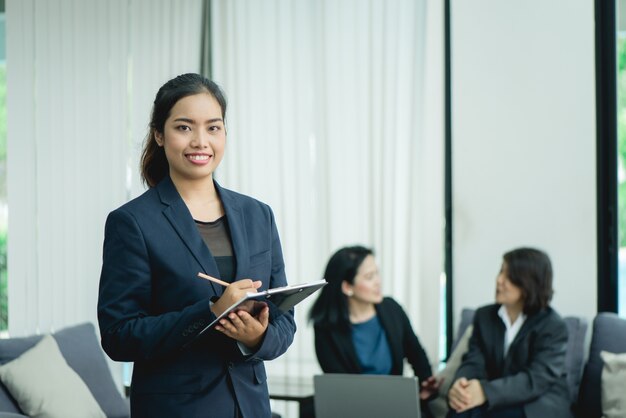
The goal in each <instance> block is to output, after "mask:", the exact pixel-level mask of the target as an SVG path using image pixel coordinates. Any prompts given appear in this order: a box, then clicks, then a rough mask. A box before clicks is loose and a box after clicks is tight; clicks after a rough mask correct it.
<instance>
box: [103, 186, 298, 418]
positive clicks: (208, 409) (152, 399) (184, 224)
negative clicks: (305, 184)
mask: <svg viewBox="0 0 626 418" xmlns="http://www.w3.org/2000/svg"><path fill="white" fill-rule="evenodd" d="M215 186H216V188H217V192H218V193H219V196H220V198H221V200H222V203H223V205H224V209H225V211H226V216H227V219H228V225H229V227H230V233H231V239H232V244H233V251H234V253H235V257H236V261H237V273H236V280H238V279H241V278H252V279H255V280H261V281H262V282H263V284H262V286H261V289H260V290H263V289H267V288H272V287H278V286H284V285H286V284H287V280H286V277H285V268H284V264H283V256H282V250H281V246H280V241H279V238H278V232H277V229H276V225H275V223H274V216H273V214H272V211H271V209H270V208H269V207H268V206H267V205H265V204H263V203H261V202H258V201H256V200H254V199H252V198H250V197H247V196H243V195H241V194H238V193H235V192H232V191H229V190H226V189H223V188H221V187H220V186H219V185H218V184H215ZM198 272H204V273H206V274H209V275H211V276H215V277H219V271H218V269H217V265H216V263H215V259H214V258H213V256H212V255H211V252H210V251H209V249H208V247H207V246H206V245H205V243H204V241H203V240H202V237H201V235H200V233H199V231H198V228H197V226H196V225H195V222H194V220H193V219H192V216H191V213H190V212H189V210H188V209H187V206H186V205H185V203H184V202H183V200H182V199H181V197H180V195H179V194H178V191H177V190H176V188H175V187H174V184H173V183H172V181H171V179H170V178H169V177H167V178H165V179H164V180H163V181H161V182H160V183H159V184H158V185H157V186H156V187H154V188H152V189H150V190H148V191H146V192H145V193H144V194H143V195H141V196H139V197H138V198H136V199H134V200H132V201H130V202H128V203H126V204H125V205H123V206H122V207H120V208H118V209H117V210H115V211H113V212H111V213H110V214H109V217H108V218H107V222H106V228H105V239H104V256H103V265H102V273H101V277H100V294H99V300H98V320H99V324H100V332H101V336H102V347H103V348H104V350H105V351H106V352H107V354H108V355H109V356H110V357H111V358H112V359H113V360H117V361H132V362H134V363H135V364H134V370H133V378H132V384H131V395H130V398H131V412H132V416H133V418H141V417H147V418H148V417H149V418H153V417H185V418H189V417H209V416H210V417H232V416H234V408H235V396H236V400H237V403H238V404H239V407H240V409H241V412H242V413H243V416H244V417H270V415H271V412H270V404H269V396H268V389H267V384H266V375H265V367H264V366H263V360H270V359H273V358H276V357H278V356H279V355H281V354H283V353H284V352H285V351H286V350H287V347H289V345H290V344H291V342H292V341H293V336H294V333H295V331H296V325H295V322H294V318H293V312H289V313H286V314H284V315H282V316H280V317H278V318H270V324H269V326H268V328H267V332H266V334H265V337H264V339H263V342H262V343H261V346H260V347H259V348H258V350H257V351H256V352H255V353H253V354H252V355H250V356H244V355H243V354H242V352H241V350H240V349H239V347H238V346H237V344H236V342H235V341H234V340H232V339H230V338H228V337H226V336H224V335H223V334H221V333H219V332H217V331H208V332H206V333H205V334H203V335H202V336H200V337H198V338H197V339H195V337H196V336H197V334H198V333H199V332H200V330H201V329H202V328H203V327H204V326H205V325H207V324H209V323H210V322H211V321H213V320H214V319H215V315H214V314H213V313H212V312H211V310H210V302H209V301H210V299H211V297H213V296H220V295H221V294H222V288H221V286H219V285H216V284H214V283H212V282H209V281H207V280H203V279H200V278H198V277H197V273H198Z"/></svg>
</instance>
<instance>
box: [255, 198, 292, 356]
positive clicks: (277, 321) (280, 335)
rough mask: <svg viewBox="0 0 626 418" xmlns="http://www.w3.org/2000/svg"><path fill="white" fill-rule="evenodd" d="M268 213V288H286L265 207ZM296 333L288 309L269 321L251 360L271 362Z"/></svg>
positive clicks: (276, 241)
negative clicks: (270, 263)
mask: <svg viewBox="0 0 626 418" xmlns="http://www.w3.org/2000/svg"><path fill="white" fill-rule="evenodd" d="M267 208H268V210H269V213H270V222H271V226H270V227H271V234H272V239H271V249H270V251H271V257H272V270H271V271H272V272H271V276H270V286H269V287H270V288H274V287H282V286H287V277H286V275H285V262H284V260H283V251H282V247H281V245H280V238H279V236H278V229H277V228H276V222H275V220H274V214H273V213H272V210H271V209H269V206H268V207H267ZM295 333H296V322H295V320H294V309H290V310H289V311H288V312H285V313H284V314H283V315H280V316H278V317H277V318H274V319H272V320H271V321H270V323H269V325H268V327H267V330H266V332H265V336H264V337H263V341H262V342H261V345H260V346H259V348H258V350H257V351H256V352H255V353H254V354H252V358H253V359H261V360H272V359H275V358H276V357H278V356H280V355H281V354H283V353H284V352H285V351H287V348H289V346H290V345H291V343H292V342H293V337H294V334H295Z"/></svg>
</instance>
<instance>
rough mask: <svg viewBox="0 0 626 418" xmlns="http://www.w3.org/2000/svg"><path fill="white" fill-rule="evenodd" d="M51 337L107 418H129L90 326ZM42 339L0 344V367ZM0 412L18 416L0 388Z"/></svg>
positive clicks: (78, 327)
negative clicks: (12, 413)
mask: <svg viewBox="0 0 626 418" xmlns="http://www.w3.org/2000/svg"><path fill="white" fill-rule="evenodd" d="M53 336H54V338H55V340H56V342H57V344H58V345H59V348H60V350H61V353H62V354H63V357H64V358H65V360H66V361H67V363H68V364H69V366H70V367H71V368H72V369H74V371H75V372H76V373H78V375H79V376H80V377H81V378H82V379H83V381H84V382H85V384H86V385H87V387H88V388H89V390H90V391H91V393H92V394H93V396H94V398H96V400H97V401H98V404H99V405H100V407H101V408H102V410H103V411H104V413H105V414H106V415H107V417H108V418H128V417H129V416H130V408H129V405H128V403H127V402H126V401H125V400H124V398H122V396H121V394H120V392H119V391H118V390H117V388H116V386H115V383H114V382H113V377H112V376H111V372H110V370H109V366H108V364H107V362H106V359H105V357H104V352H103V351H102V348H101V347H100V344H99V342H98V339H97V338H96V333H95V328H94V326H93V324H91V323H84V324H79V325H75V326H71V327H68V328H64V329H61V330H59V331H58V332H56V333H54V334H53ZM41 338H42V336H41V335H38V336H31V337H23V338H9V339H2V340H0V364H4V363H6V362H8V361H11V360H13V359H15V358H17V357H19V356H20V355H21V354H22V353H23V352H25V351H26V350H28V349H29V348H32V347H33V346H34V345H35V344H36V343H37V342H38V341H39V340H40V339H41ZM0 386H2V385H0ZM3 395H4V399H3ZM0 410H2V411H6V412H14V413H21V411H20V410H19V408H18V407H17V404H16V403H15V402H14V400H13V399H12V398H11V396H10V394H8V393H7V392H6V389H5V388H4V387H0Z"/></svg>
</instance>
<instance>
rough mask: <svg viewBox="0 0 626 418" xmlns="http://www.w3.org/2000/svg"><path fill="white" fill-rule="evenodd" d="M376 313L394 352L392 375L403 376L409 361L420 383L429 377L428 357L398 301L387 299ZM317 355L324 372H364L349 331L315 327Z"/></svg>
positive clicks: (430, 373)
mask: <svg viewBox="0 0 626 418" xmlns="http://www.w3.org/2000/svg"><path fill="white" fill-rule="evenodd" d="M376 313H377V315H378V318H379V319H380V323H381V325H382V327H383V329H384V330H385V334H386V335H387V341H388V342H389V347H390V349H391V363H392V366H391V374H395V375H401V374H402V369H403V365H404V359H405V358H406V359H407V360H408V361H409V363H410V364H411V366H412V367H413V371H414V372H415V375H416V376H417V377H418V378H419V380H420V382H421V381H423V380H425V379H427V378H428V377H430V376H431V375H432V369H431V368H430V363H429V362H428V357H427V356H426V352H425V351H424V349H423V348H422V346H421V344H420V342H419V340H418V339H417V336H416V335H415V333H414V332H413V329H412V328H411V323H410V322H409V318H408V317H407V316H406V313H405V312H404V310H403V309H402V307H401V306H400V305H398V303H397V302H396V301H395V300H393V299H391V298H385V299H383V301H382V302H381V303H380V304H378V305H376ZM315 352H316V353H317V360H318V361H319V363H320V366H321V367H322V370H323V371H324V373H354V374H360V373H362V371H361V366H360V365H359V360H358V357H357V355H356V350H355V348H354V344H353V343H352V335H351V333H350V332H343V331H341V330H338V329H337V328H336V327H328V326H324V325H315Z"/></svg>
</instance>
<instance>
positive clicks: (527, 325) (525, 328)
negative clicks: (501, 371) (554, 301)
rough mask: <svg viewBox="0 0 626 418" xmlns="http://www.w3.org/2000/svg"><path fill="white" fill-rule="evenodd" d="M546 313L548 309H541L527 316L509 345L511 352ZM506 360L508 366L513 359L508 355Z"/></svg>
mask: <svg viewBox="0 0 626 418" xmlns="http://www.w3.org/2000/svg"><path fill="white" fill-rule="evenodd" d="M545 315H547V310H543V311H540V312H538V313H537V314H535V315H533V316H531V317H528V318H526V321H524V323H523V324H522V328H520V330H519V331H518V333H517V335H516V336H515V338H514V339H513V341H512V342H511V345H510V346H509V353H512V352H513V350H515V348H516V346H517V345H519V343H520V341H523V340H524V339H525V338H526V335H527V334H528V333H529V332H530V330H531V329H533V328H534V326H535V323H536V322H537V321H539V320H540V319H541V318H543V317H544V316H545ZM506 360H507V361H506V367H508V366H509V363H510V361H511V356H509V355H507V356H506Z"/></svg>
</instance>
